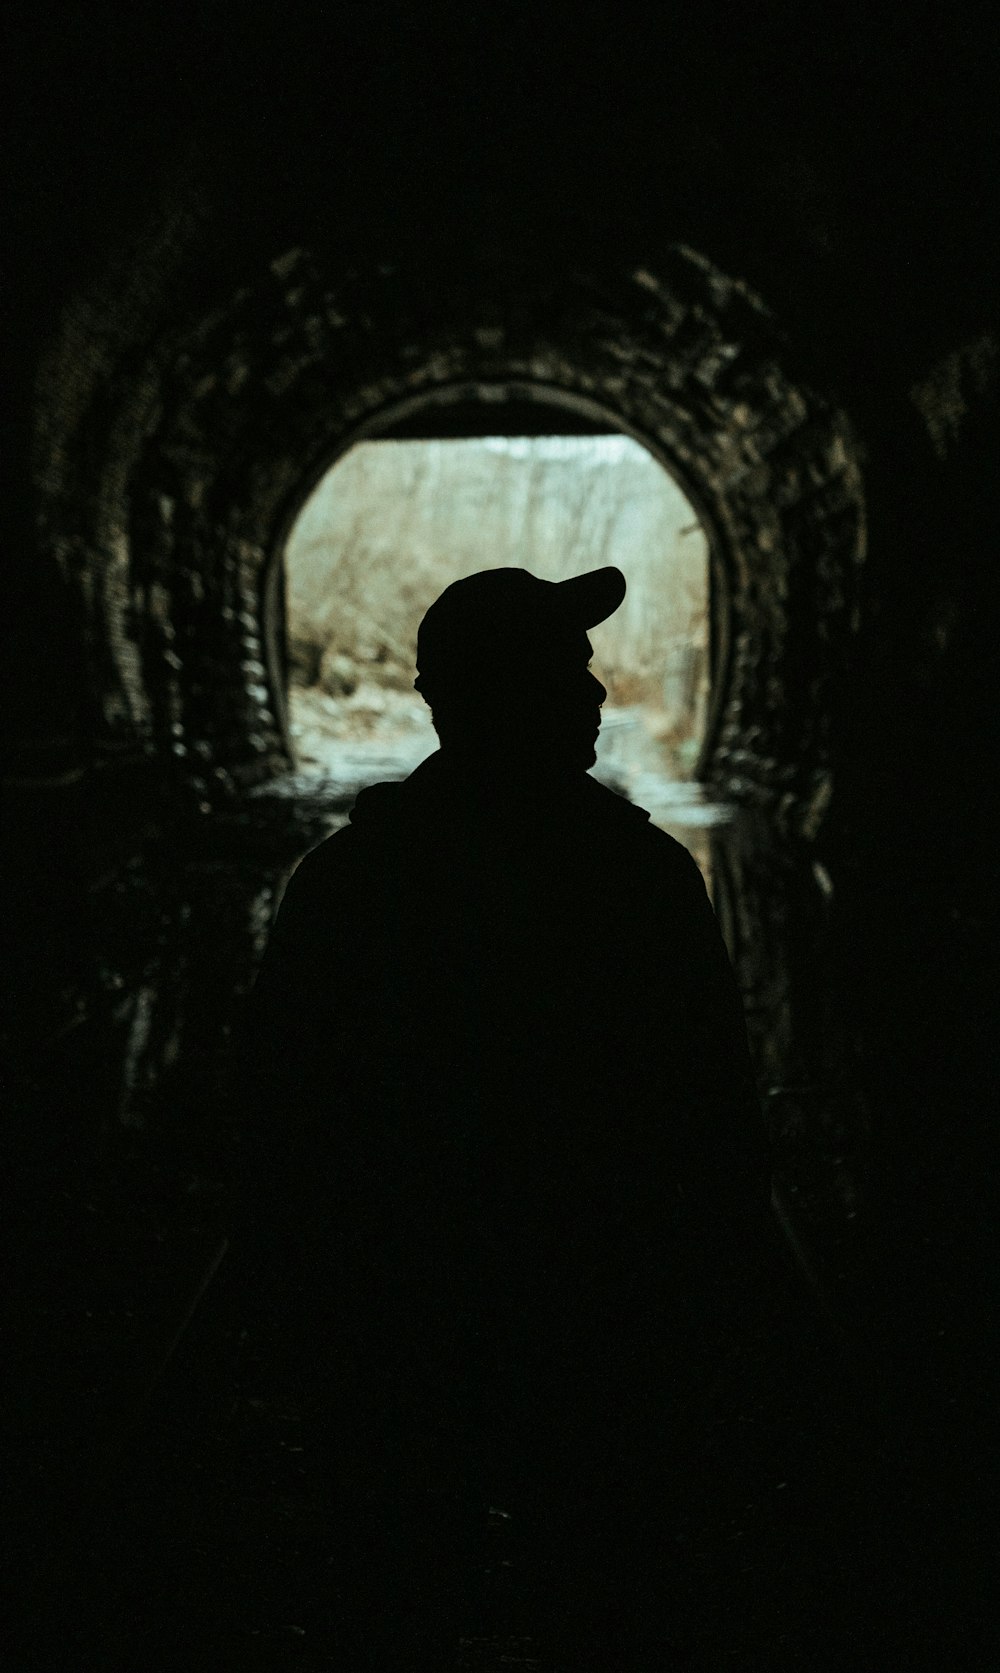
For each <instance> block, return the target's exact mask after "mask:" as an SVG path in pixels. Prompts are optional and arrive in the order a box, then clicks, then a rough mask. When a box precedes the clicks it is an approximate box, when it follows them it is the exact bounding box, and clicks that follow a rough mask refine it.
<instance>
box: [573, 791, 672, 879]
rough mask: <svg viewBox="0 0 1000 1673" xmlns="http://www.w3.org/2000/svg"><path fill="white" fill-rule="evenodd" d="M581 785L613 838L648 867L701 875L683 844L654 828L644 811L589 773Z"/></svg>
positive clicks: (597, 817)
mask: <svg viewBox="0 0 1000 1673" xmlns="http://www.w3.org/2000/svg"><path fill="white" fill-rule="evenodd" d="M584 782H585V784H586V785H587V789H586V791H585V795H586V798H587V803H588V806H589V808H590V810H591V811H592V812H593V814H594V816H595V818H596V819H597V820H598V821H599V822H600V823H601V824H603V825H604V826H605V828H606V829H607V830H608V831H609V832H610V833H612V834H613V835H614V836H615V837H618V838H619V839H620V840H621V841H622V842H623V843H627V844H628V845H630V846H631V847H632V848H633V849H634V851H635V852H636V853H637V854H641V855H643V856H645V857H646V858H647V859H648V860H649V862H650V864H653V865H658V866H660V867H662V868H664V869H667V870H674V871H676V872H677V873H678V875H685V874H690V873H691V872H692V871H694V872H695V873H696V874H697V875H698V876H700V875H701V874H700V872H698V867H697V865H696V863H695V861H694V859H693V858H692V856H691V854H690V852H689V851H688V849H686V848H685V847H684V844H683V843H682V842H678V841H677V839H676V837H672V836H670V835H669V833H668V832H667V831H664V830H662V829H661V828H660V826H659V825H654V823H653V821H652V819H651V818H650V816H649V813H648V812H647V810H646V809H645V808H643V807H638V806H637V805H636V804H635V803H634V802H630V801H628V800H627V798H626V797H625V796H622V795H619V793H618V792H617V791H616V790H612V789H611V788H610V786H608V785H606V784H602V783H601V782H600V781H599V780H598V779H595V778H591V777H590V775H589V774H588V775H587V776H586V779H585V781H584Z"/></svg>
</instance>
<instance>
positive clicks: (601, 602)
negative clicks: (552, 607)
mask: <svg viewBox="0 0 1000 1673" xmlns="http://www.w3.org/2000/svg"><path fill="white" fill-rule="evenodd" d="M556 588H557V591H558V597H559V609H560V612H562V611H565V613H566V615H567V617H569V618H570V619H571V620H572V621H573V622H574V623H575V625H576V626H577V627H581V628H588V627H596V626H597V624H598V622H603V621H606V620H607V618H608V617H609V616H611V615H613V614H614V612H615V611H616V610H617V608H618V606H619V604H620V603H621V601H622V599H623V598H624V597H625V577H624V575H623V574H622V572H621V570H620V569H615V567H614V565H613V564H607V565H606V566H605V567H604V568H603V569H592V570H590V571H589V572H588V574H586V575H573V576H571V577H570V579H569V580H568V581H557V582H556Z"/></svg>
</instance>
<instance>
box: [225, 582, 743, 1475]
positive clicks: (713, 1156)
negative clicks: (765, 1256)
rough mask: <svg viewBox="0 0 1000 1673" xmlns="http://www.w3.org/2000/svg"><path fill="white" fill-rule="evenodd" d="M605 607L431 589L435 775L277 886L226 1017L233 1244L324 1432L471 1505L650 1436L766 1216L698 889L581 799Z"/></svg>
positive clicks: (728, 1297) (370, 801)
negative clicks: (242, 1076)
mask: <svg viewBox="0 0 1000 1673" xmlns="http://www.w3.org/2000/svg"><path fill="white" fill-rule="evenodd" d="M624 593H625V581H624V577H623V576H622V575H621V573H620V572H619V571H618V570H617V569H612V568H605V569H599V570H596V571H593V572H592V573H590V574H587V575H583V576H580V577H578V578H575V579H571V580H567V581H563V582H559V583H552V582H546V581H541V580H538V579H536V578H535V577H534V576H532V575H530V574H528V573H527V572H526V571H524V570H516V569H497V570H487V571H484V572H482V573H480V574H477V575H473V576H469V577H468V578H466V579H464V580H460V581H457V582H455V583H453V584H452V585H451V586H449V587H448V588H446V590H445V591H444V592H443V593H442V595H441V596H440V598H439V599H438V600H437V601H436V602H435V603H434V604H433V605H432V606H431V608H430V609H429V610H428V612H427V614H426V615H425V617H424V619H423V622H422V623H421V627H420V632H419V639H418V649H417V661H418V668H419V678H418V679H417V681H416V686H417V689H418V690H419V691H420V692H421V694H422V695H423V697H424V698H425V699H426V701H427V702H428V703H429V705H430V707H431V710H432V712H433V720H434V726H435V728H436V730H437V733H438V736H439V739H440V749H439V750H438V751H437V752H436V753H435V754H434V755H432V756H431V757H430V758H429V759H428V760H426V761H425V762H423V763H422V765H421V766H419V767H418V768H417V769H416V771H415V772H413V773H412V774H411V775H410V777H409V778H408V779H407V780H406V781H405V782H404V783H401V784H379V785H375V786H373V787H372V788H370V789H368V790H365V791H363V792H362V793H361V794H360V795H359V797H358V799H357V803H356V806H355V808H354V811H353V813H352V816H351V821H350V825H349V827H347V828H345V829H344V830H342V831H339V832H337V833H336V834H335V835H333V836H332V837H330V838H329V839H327V840H326V841H325V842H323V843H321V844H320V846H319V847H318V848H317V849H315V850H314V851H313V852H312V853H311V854H309V855H308V856H307V857H306V859H305V860H303V862H302V863H301V865H300V866H299V867H298V869H297V870H296V872H295V873H294V875H293V877H292V879H291V881H290V883H289V885H288V889H287V892H286V894H285V898H284V901H283V904H282V906H281V910H280V912H279V915H278V919H277V923H276V925H275V929H274V932H273V936H272V939H271V943H270V946H269V948H268V951H267V955H266V958H265V960H264V964H263V967H262V970H261V973H260V977H259V980H258V983H257V987H256V990H255V994H254V997H253V1002H252V1009H251V1023H250V1029H249V1035H250V1055H251V1075H250V1080H251V1082H252V1085H253V1092H254V1101H255V1104H256V1109H257V1125H258V1132H259V1137H260V1144H261V1152H262V1159H261V1167H260V1179H261V1182H262V1191H261V1207H262V1212H264V1214H265V1217H266V1218H267V1217H269V1218H270V1221H271V1224H272V1227H274V1226H278V1227H280V1228H282V1230H281V1234H280V1235H279V1236H278V1237H277V1241H276V1242H275V1244H274V1247H275V1249H276V1250H278V1251H279V1252H278V1253H277V1254H276V1256H275V1259H276V1260H277V1261H278V1263H279V1264H280V1262H281V1261H283V1260H286V1259H287V1261H288V1262H289V1263H290V1264H289V1267H288V1270H289V1271H291V1270H296V1271H297V1272H298V1274H299V1277H298V1279H297V1281H296V1285H295V1286H293V1288H294V1289H295V1292H296V1293H297V1294H298V1295H299V1296H300V1297H303V1296H304V1297H307V1299H303V1300H300V1303H299V1306H300V1318H301V1321H302V1328H303V1330H304V1331H305V1332H306V1334H307V1335H308V1336H309V1339H310V1341H311V1342H312V1343H313V1346H314V1347H315V1346H316V1344H320V1345H321V1346H322V1347H323V1349H324V1351H326V1352H327V1353H328V1357H329V1361H330V1363H331V1364H333V1363H334V1362H336V1363H337V1364H339V1365H342V1366H343V1365H350V1366H352V1367H353V1368H354V1371H353V1373H352V1375H354V1376H355V1378H356V1380H355V1381H354V1382H353V1383H352V1384H351V1389H352V1390H353V1393H351V1392H350V1391H349V1390H348V1389H347V1383H346V1382H344V1383H343V1384H337V1386H338V1387H340V1388H341V1394H342V1397H343V1399H342V1407H341V1409H342V1410H343V1412H344V1413H345V1415H344V1417H343V1424H344V1431H343V1432H344V1433H345V1434H347V1433H348V1432H349V1431H350V1423H351V1413H350V1408H351V1405H352V1401H353V1409H354V1419H355V1423H356V1424H358V1425H359V1426H360V1427H361V1428H364V1429H366V1430H367V1432H368V1434H369V1436H371V1434H373V1433H374V1432H375V1431H376V1430H378V1432H379V1433H380V1435H381V1436H382V1439H381V1440H380V1441H379V1443H378V1445H377V1446H375V1447H374V1452H375V1453H377V1455H378V1458H379V1459H380V1460H382V1462H383V1464H384V1467H385V1468H386V1470H388V1471H389V1473H390V1474H391V1473H392V1471H393V1470H395V1471H397V1472H398V1473H399V1474H398V1480H401V1479H402V1476H404V1475H406V1473H407V1472H416V1474H417V1475H419V1474H420V1471H421V1470H423V1472H424V1478H425V1479H426V1481H431V1480H434V1481H438V1482H440V1481H441V1480H443V1479H445V1478H446V1477H447V1476H448V1469H449V1467H450V1465H455V1466H456V1468H457V1470H458V1473H459V1474H460V1475H462V1476H463V1479H465V1480H468V1479H469V1475H470V1472H472V1474H475V1472H476V1471H477V1470H478V1471H479V1472H480V1474H481V1477H482V1481H481V1486H482V1490H483V1493H484V1495H486V1496H492V1497H494V1498H495V1499H499V1501H500V1502H501V1503H502V1502H503V1494H504V1493H505V1492H506V1491H507V1485H505V1484H508V1485H509V1484H513V1483H516V1482H517V1481H518V1480H520V1481H522V1482H524V1481H526V1480H527V1479H528V1478H529V1477H531V1474H532V1468H533V1467H534V1468H536V1469H537V1468H541V1467H542V1464H544V1468H545V1469H546V1470H549V1471H556V1473H557V1474H558V1465H559V1455H560V1452H561V1453H562V1455H563V1464H564V1465H565V1470H564V1474H563V1476H562V1477H561V1478H560V1479H564V1480H565V1479H569V1477H571V1476H572V1475H573V1474H574V1471H575V1472H576V1476H577V1477H578V1478H579V1477H580V1475H581V1459H585V1460H586V1462H585V1464H583V1466H582V1474H583V1475H584V1476H586V1475H587V1474H588V1472H589V1474H590V1475H592V1476H594V1477H595V1478H596V1477H598V1476H600V1475H601V1474H602V1472H603V1473H607V1474H609V1475H610V1476H614V1474H615V1471H616V1469H617V1470H620V1469H621V1468H622V1462H621V1461H622V1459H623V1458H627V1457H628V1456H629V1449H630V1447H632V1446H633V1445H634V1443H635V1438H636V1435H637V1434H638V1433H640V1432H641V1431H643V1426H644V1425H645V1426H646V1428H647V1429H649V1430H650V1431H658V1430H660V1429H662V1427H663V1426H664V1424H666V1425H667V1427H668V1428H669V1426H670V1420H669V1416H668V1415H665V1414H668V1413H669V1410H670V1409H674V1408H675V1409H676V1410H677V1411H679V1410H680V1409H681V1408H682V1407H683V1406H684V1404H685V1400H686V1399H687V1400H688V1402H689V1403H690V1399H693V1398H695V1397H696V1392H697V1389H698V1388H699V1387H700V1386H701V1384H700V1383H699V1382H698V1379H697V1378H694V1379H693V1380H692V1373H691V1369H690V1367H691V1366H692V1364H694V1363H695V1362H696V1361H698V1360H699V1354H700V1356H701V1362H702V1364H703V1369H704V1357H705V1352H706V1350H705V1346H704V1344H705V1343H706V1341H707V1340H709V1339H712V1340H716V1337H713V1330H714V1331H715V1332H716V1333H717V1337H718V1332H720V1331H721V1332H722V1336H721V1337H718V1340H722V1337H724V1335H725V1322H724V1321H725V1320H726V1319H727V1318H729V1317H730V1315H731V1314H732V1312H733V1309H734V1308H738V1306H739V1299H738V1298H739V1295H740V1293H741V1292H740V1284H739V1282H738V1281H736V1279H735V1276H734V1275H736V1274H737V1273H738V1271H739V1269H740V1266H741V1263H744V1262H745V1261H746V1260H747V1258H748V1249H751V1248H752V1247H753V1246H754V1245H755V1240H757V1239H759V1236H760V1228H761V1224H762V1221H763V1220H764V1218H765V1217H766V1215H767V1200H768V1166H767V1158H766V1154H765V1151H764V1147H763V1143H762V1138H761V1133H760V1121H759V1115H758V1112H757V1107H756V1102H755V1098H754V1093H753V1088H752V1080H751V1073H750V1067H749V1061H748V1055H747V1048H746V1041H745V1031H744V1025H743V1019H742V1011H741V1006H740V1002H739V998H738V995H737V992H736V988H735V984H734V981H733V977H732V973H731V970H730V966H729V962H728V958H727V955H726V952H725V950H724V947H723V944H722V940H721V937H720V935H719V931H718V928H717V925H716V922H715V918H714V915H713V913H712V910H711V907H710V905H709V902H708V898H707V895H706V892H705V888H704V885H703V882H702V879H701V876H700V874H699V872H698V870H697V868H696V866H695V863H694V861H693V860H692V859H691V857H690V855H689V854H688V853H687V851H686V850H685V849H684V848H683V847H681V846H680V844H679V843H677V842H675V841H674V840H673V839H672V838H671V837H669V836H667V835H666V834H665V833H664V832H662V831H660V830H658V829H657V828H655V827H654V826H653V825H651V824H650V821H649V815H648V814H647V813H646V812H645V811H643V810H642V809H641V808H638V807H635V806H633V805H631V804H630V803H629V802H627V801H626V800H624V799H623V798H622V797H620V796H618V795H616V794H615V793H613V792H612V791H610V790H608V789H606V788H604V787H603V786H601V785H600V784H599V783H597V781H596V780H594V779H593V778H591V777H590V776H589V775H588V768H590V767H592V766H593V764H594V761H595V743H596V739H597V735H598V731H599V727H600V709H601V704H602V702H603V700H604V698H605V696H606V692H605V689H604V687H603V686H602V685H601V683H600V681H599V680H598V679H597V677H596V675H595V674H594V673H592V672H591V670H590V666H589V665H590V659H591V646H590V643H589V640H588V637H587V630H588V628H590V627H592V626H594V625H596V624H597V623H598V622H601V621H603V620H604V619H605V618H606V617H607V616H609V615H610V614H611V613H612V612H613V611H614V610H615V609H616V608H617V607H618V605H619V604H620V603H621V601H622V598H623V597H624ZM282 1251H283V1252H282ZM296 1262H297V1263H298V1265H297V1267H296ZM290 1293H291V1292H290ZM720 1351H721V1350H720ZM712 1352H713V1353H714V1352H715V1350H712ZM320 1357H322V1355H321V1356H320ZM709 1357H712V1355H711V1354H710V1356H709ZM716 1357H717V1355H716ZM713 1363H714V1362H713ZM702 1380H704V1379H702ZM336 1383H337V1378H336V1376H335V1375H334V1376H333V1384H336ZM331 1386H332V1384H331ZM692 1389H694V1390H695V1394H692V1393H691V1390H692ZM657 1390H658V1392H655V1391H657ZM671 1402H673V1408H671ZM359 1411H360V1417H359ZM650 1413H652V1416H650ZM393 1414H394V1417H393ZM339 1421H340V1420H339V1419H338V1422H339ZM393 1421H395V1423H396V1429H395V1431H394V1432H395V1433H396V1434H397V1436H398V1438H399V1439H398V1447H397V1450H396V1451H395V1452H393V1451H392V1449H391V1447H390V1444H389V1441H388V1440H386V1438H385V1437H386V1436H387V1435H388V1434H389V1432H390V1430H392V1427H393ZM674 1427H675V1430H676V1423H675V1426H674ZM650 1439H655V1435H652V1434H651V1435H647V1436H646V1440H647V1441H648V1440H650ZM353 1444H355V1443H353V1442H352V1443H348V1442H345V1449H346V1450H348V1451H349V1450H350V1446H351V1445H353ZM356 1444H357V1445H358V1446H361V1442H360V1441H357V1443H356ZM668 1446H669V1442H668ZM358 1456H360V1454H358ZM390 1458H393V1459H394V1460H395V1462H394V1463H393V1464H391V1465H390V1464H389V1463H387V1462H386V1460H388V1459H390ZM456 1460H457V1461H458V1463H457V1465H456ZM529 1460H534V1466H532V1465H531V1463H530V1462H529ZM398 1480H397V1485H398ZM516 1491H517V1489H516V1486H513V1485H511V1492H512V1493H513V1494H514V1495H515V1496H516Z"/></svg>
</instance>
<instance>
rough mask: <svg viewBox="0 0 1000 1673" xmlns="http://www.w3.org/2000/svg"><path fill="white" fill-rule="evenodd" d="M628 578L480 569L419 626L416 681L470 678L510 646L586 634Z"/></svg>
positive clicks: (603, 572) (530, 646)
mask: <svg viewBox="0 0 1000 1673" xmlns="http://www.w3.org/2000/svg"><path fill="white" fill-rule="evenodd" d="M624 597H625V577H624V575H623V574H622V572H621V570H620V569H615V568H614V566H613V565H610V564H609V565H606V566H605V567H604V568H602V569H591V570H589V571H588V572H587V573H586V574H585V575H572V576H570V577H569V578H568V579H567V580H565V581H543V580H541V579H540V578H539V577H538V576H537V575H532V574H531V573H530V572H529V571H528V570H527V569H481V570H479V571H478V573H477V574H475V575H466V576H464V577H463V578H462V579H461V580H459V581H453V582H452V583H451V585H450V586H448V587H445V589H444V592H443V593H442V594H441V595H440V597H439V598H437V599H435V601H434V603H433V604H432V605H431V607H430V609H429V610H428V611H427V613H426V615H425V616H424V618H423V621H422V622H421V623H420V627H419V630H418V632H417V669H418V674H419V678H418V679H417V680H416V682H415V683H416V686H417V689H418V690H420V688H421V685H422V683H423V681H424V680H425V679H430V680H433V681H437V680H439V679H440V680H448V681H451V680H453V679H469V678H474V677H475V675H476V673H477V672H482V671H484V670H485V669H488V668H491V667H495V666H496V664H497V663H498V661H499V660H500V658H501V657H506V656H508V655H510V654H511V653H512V652H513V653H514V654H517V653H518V652H521V653H524V652H527V653H529V654H530V653H532V652H539V653H541V654H544V653H545V650H546V647H547V646H551V640H552V637H553V635H559V636H562V635H564V634H565V633H566V631H567V630H569V631H576V632H579V633H585V632H586V631H587V629H588V628H591V627H596V626H597V624H598V622H603V621H605V620H606V618H607V617H608V616H610V615H612V614H613V613H614V611H615V610H617V608H618V606H619V604H620V603H621V602H622V599H623V598H624Z"/></svg>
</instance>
